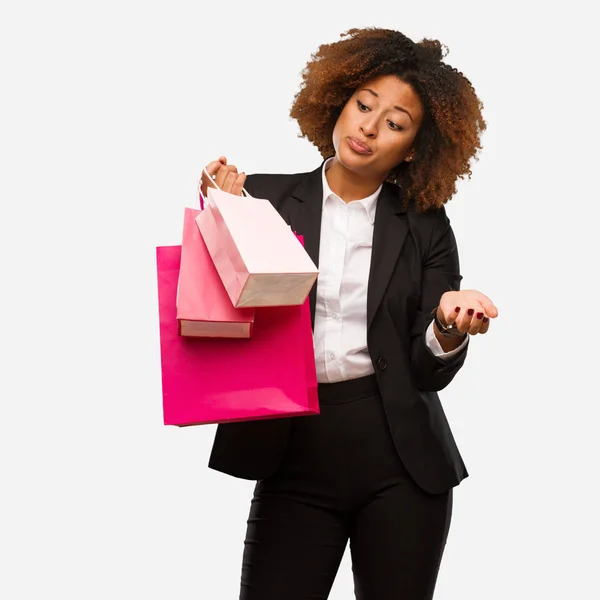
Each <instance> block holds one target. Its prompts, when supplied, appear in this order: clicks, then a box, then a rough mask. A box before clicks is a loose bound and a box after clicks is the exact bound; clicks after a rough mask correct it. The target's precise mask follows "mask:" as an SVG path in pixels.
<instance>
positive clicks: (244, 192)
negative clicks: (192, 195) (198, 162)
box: [198, 165, 252, 210]
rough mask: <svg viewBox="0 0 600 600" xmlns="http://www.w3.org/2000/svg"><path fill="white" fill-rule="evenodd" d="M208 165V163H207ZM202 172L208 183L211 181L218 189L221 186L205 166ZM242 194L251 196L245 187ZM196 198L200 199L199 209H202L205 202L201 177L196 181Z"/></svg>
mask: <svg viewBox="0 0 600 600" xmlns="http://www.w3.org/2000/svg"><path fill="white" fill-rule="evenodd" d="M209 166H210V165H209ZM202 172H203V173H204V174H205V175H206V178H207V181H208V182H209V183H211V184H212V185H213V186H214V187H216V188H217V189H218V190H220V189H221V188H220V187H219V185H218V184H217V182H216V181H215V179H216V175H212V176H211V174H210V173H209V172H208V170H207V167H204V168H203V169H202ZM242 195H245V196H246V197H248V198H251V197H252V196H250V194H249V193H248V190H246V189H245V188H242ZM198 198H199V200H200V209H201V210H204V205H205V203H206V200H205V198H204V195H203V194H202V177H200V180H199V181H198Z"/></svg>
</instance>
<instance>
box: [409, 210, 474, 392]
mask: <svg viewBox="0 0 600 600" xmlns="http://www.w3.org/2000/svg"><path fill="white" fill-rule="evenodd" d="M431 218H432V220H433V225H432V228H431V237H430V243H429V248H428V251H427V252H426V254H425V258H424V260H423V272H422V280H421V304H420V307H419V310H418V313H417V318H416V319H415V322H414V324H413V326H412V328H411V347H410V351H411V371H412V375H413V379H414V381H415V384H416V386H417V388H419V389H420V390H424V391H428V392H437V391H439V390H442V389H443V388H445V387H446V386H447V385H448V384H449V383H450V382H451V381H452V379H454V376H455V375H456V373H457V372H458V371H459V369H460V368H461V367H462V365H463V364H464V361H465V358H466V355H467V350H468V347H469V343H468V342H467V343H466V344H465V345H464V347H463V348H462V349H461V350H459V351H458V352H457V353H456V354H453V355H452V356H450V357H447V358H445V359H444V358H440V357H437V356H435V355H434V354H433V353H432V352H431V350H430V349H429V348H428V347H427V344H426V337H425V332H426V331H427V328H428V327H429V325H430V324H431V322H432V321H433V315H432V314H431V311H432V310H433V309H434V308H435V307H436V306H437V305H438V304H439V301H440V299H441V297H442V295H443V294H444V292H447V291H457V290H459V289H460V282H461V280H462V276H461V274H460V267H459V259H458V248H457V245H456V239H455V237H454V232H453V231H452V227H451V226H450V220H449V219H448V216H447V215H446V210H445V208H444V207H442V208H440V209H439V210H438V211H436V212H435V213H434V214H432V215H431Z"/></svg>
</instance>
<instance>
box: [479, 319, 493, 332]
mask: <svg viewBox="0 0 600 600" xmlns="http://www.w3.org/2000/svg"><path fill="white" fill-rule="evenodd" d="M489 328H490V318H489V317H483V320H482V324H481V329H480V330H479V333H480V334H484V333H487V332H488V329H489Z"/></svg>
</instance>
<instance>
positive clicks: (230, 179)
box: [221, 171, 238, 194]
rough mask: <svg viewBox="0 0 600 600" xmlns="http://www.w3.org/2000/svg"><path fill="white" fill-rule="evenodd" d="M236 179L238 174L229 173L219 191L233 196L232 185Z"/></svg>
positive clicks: (235, 172) (234, 172)
mask: <svg viewBox="0 0 600 600" xmlns="http://www.w3.org/2000/svg"><path fill="white" fill-rule="evenodd" d="M237 178H238V173H237V171H231V172H230V173H229V174H228V175H227V177H226V178H225V181H224V182H223V185H222V186H221V189H222V190H223V191H224V192H229V193H230V194H233V193H234V192H233V191H232V190H233V185H234V183H235V181H236V179H237Z"/></svg>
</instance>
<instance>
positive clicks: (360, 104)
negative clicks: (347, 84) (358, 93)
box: [356, 100, 371, 112]
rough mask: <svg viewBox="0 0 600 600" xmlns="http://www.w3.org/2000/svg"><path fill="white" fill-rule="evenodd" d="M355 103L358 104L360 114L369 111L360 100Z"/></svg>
mask: <svg viewBox="0 0 600 600" xmlns="http://www.w3.org/2000/svg"><path fill="white" fill-rule="evenodd" d="M356 103H357V104H358V110H360V112H367V111H368V110H371V109H370V108H369V107H368V106H367V105H366V104H363V103H362V102H361V101H360V100H357V101H356Z"/></svg>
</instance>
